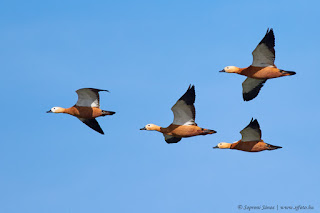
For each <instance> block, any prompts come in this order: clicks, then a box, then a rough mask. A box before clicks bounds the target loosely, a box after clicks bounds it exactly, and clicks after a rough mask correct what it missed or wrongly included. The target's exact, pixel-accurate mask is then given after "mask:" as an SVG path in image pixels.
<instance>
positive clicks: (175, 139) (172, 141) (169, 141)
mask: <svg viewBox="0 0 320 213" xmlns="http://www.w3.org/2000/svg"><path fill="white" fill-rule="evenodd" d="M165 141H166V142H167V143H168V144H171V143H178V142H179V141H181V138H178V137H172V138H168V139H166V140H165Z"/></svg>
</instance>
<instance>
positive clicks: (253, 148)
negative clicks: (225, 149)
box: [230, 140, 270, 152]
mask: <svg viewBox="0 0 320 213" xmlns="http://www.w3.org/2000/svg"><path fill="white" fill-rule="evenodd" d="M269 146H270V145H269V144H267V143H265V142H264V141H263V140H261V141H246V142H242V141H241V140H239V141H238V142H235V143H232V144H231V147H230V149H237V150H241V151H246V152H260V151H263V150H267V149H268V148H269Z"/></svg>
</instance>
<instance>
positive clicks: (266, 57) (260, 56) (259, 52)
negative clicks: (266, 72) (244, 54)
mask: <svg viewBox="0 0 320 213" xmlns="http://www.w3.org/2000/svg"><path fill="white" fill-rule="evenodd" d="M274 40H275V39H274V34H273V29H272V28H271V29H270V30H269V29H268V30H267V33H266V35H265V36H264V38H263V39H262V40H261V42H260V43H259V44H258V46H257V47H256V48H255V49H254V51H253V52H252V56H253V62H252V66H254V67H275V65H274V60H275V50H274V45H275V42H274Z"/></svg>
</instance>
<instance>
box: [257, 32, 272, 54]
mask: <svg viewBox="0 0 320 213" xmlns="http://www.w3.org/2000/svg"><path fill="white" fill-rule="evenodd" d="M261 43H264V44H265V45H267V47H268V48H269V49H270V50H272V52H274V45H275V38H274V33H273V29H272V28H270V30H269V28H268V29H267V32H266V35H265V36H264V37H263V39H262V40H261V41H260V43H259V44H261Z"/></svg>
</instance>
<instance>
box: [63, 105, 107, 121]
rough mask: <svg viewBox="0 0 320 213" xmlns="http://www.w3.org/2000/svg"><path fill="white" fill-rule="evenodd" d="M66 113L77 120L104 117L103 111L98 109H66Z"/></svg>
mask: <svg viewBox="0 0 320 213" xmlns="http://www.w3.org/2000/svg"><path fill="white" fill-rule="evenodd" d="M64 113H67V114H70V115H73V116H75V117H77V118H86V119H93V118H97V117H100V116H102V110H101V109H100V108H97V107H82V106H73V107H70V108H67V109H65V111H64Z"/></svg>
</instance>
